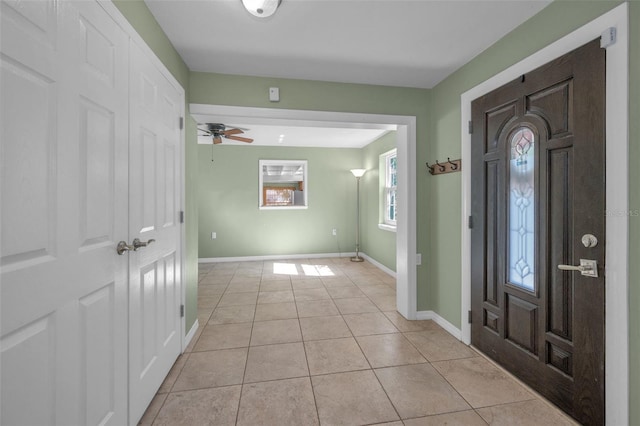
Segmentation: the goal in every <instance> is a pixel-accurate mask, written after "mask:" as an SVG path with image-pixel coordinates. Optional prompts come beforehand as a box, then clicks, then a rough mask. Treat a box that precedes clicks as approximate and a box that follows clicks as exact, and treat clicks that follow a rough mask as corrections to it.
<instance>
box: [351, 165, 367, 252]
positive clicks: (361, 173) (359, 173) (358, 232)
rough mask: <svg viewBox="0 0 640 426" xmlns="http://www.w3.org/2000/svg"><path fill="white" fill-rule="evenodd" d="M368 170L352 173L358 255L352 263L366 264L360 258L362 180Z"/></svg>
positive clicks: (355, 170)
mask: <svg viewBox="0 0 640 426" xmlns="http://www.w3.org/2000/svg"><path fill="white" fill-rule="evenodd" d="M366 171H367V170H366V169H352V170H351V173H353V175H354V176H355V177H356V255H355V257H352V258H351V261H352V262H364V259H363V258H361V257H360V178H361V177H362V176H363V175H364V173H365V172H366Z"/></svg>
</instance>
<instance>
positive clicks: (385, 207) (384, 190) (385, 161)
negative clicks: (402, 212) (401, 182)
mask: <svg viewBox="0 0 640 426" xmlns="http://www.w3.org/2000/svg"><path fill="white" fill-rule="evenodd" d="M392 158H396V170H395V175H396V186H391V182H390V180H391V173H390V168H391V167H390V162H391V159H392ZM397 158H398V149H397V148H394V149H391V150H389V151H387V152H384V153H382V154H381V155H380V167H381V169H382V170H381V173H380V178H381V179H380V181H381V183H382V184H381V191H380V223H379V224H378V228H379V229H382V230H385V231H392V232H396V229H397V226H398V221H397V219H396V220H391V219H390V218H389V211H390V210H389V209H390V203H389V194H390V192H391V191H394V192H395V194H396V202H395V203H394V205H395V207H396V209H397V206H398V200H397V196H398V195H397V193H398V187H397V178H398V169H397V167H398V166H397V164H398V163H397V161H398V160H397ZM396 218H397V212H396Z"/></svg>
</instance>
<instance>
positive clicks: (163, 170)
mask: <svg viewBox="0 0 640 426" xmlns="http://www.w3.org/2000/svg"><path fill="white" fill-rule="evenodd" d="M130 82H131V83H130V84H131V101H130V102H131V104H130V105H131V106H130V145H129V152H130V155H129V161H130V165H129V179H130V184H129V200H130V201H129V208H130V216H129V235H130V237H131V239H133V238H138V239H140V240H141V241H143V242H147V241H150V240H152V239H153V240H155V241H154V242H153V243H150V244H149V245H148V246H147V247H144V248H141V249H139V250H137V251H135V252H129V260H130V263H129V265H130V275H129V280H130V284H129V288H130V292H129V320H130V326H129V336H130V340H129V345H130V366H129V371H130V388H129V392H130V404H131V405H130V410H129V411H130V422H131V424H135V423H136V422H137V421H138V420H139V419H140V417H141V416H142V414H143V413H144V410H145V409H146V407H147V405H148V404H149V402H150V401H151V399H152V398H153V396H154V394H155V392H156V391H157V389H158V387H159V386H160V385H161V384H162V381H163V380H164V378H165V377H166V375H167V373H168V372H169V370H170V369H171V366H172V365H173V363H174V361H175V360H176V358H177V357H178V355H179V353H180V351H181V332H180V330H181V319H180V305H181V301H182V293H181V286H180V283H181V275H182V271H181V266H180V265H181V261H180V259H181V245H180V238H181V235H180V233H181V229H180V223H179V220H178V213H179V210H180V205H181V202H180V200H181V189H180V185H181V179H180V170H181V164H182V160H181V158H182V157H181V155H182V154H181V152H182V146H181V141H182V136H181V133H182V131H181V129H180V127H181V126H180V117H182V116H183V110H184V94H183V92H182V91H181V90H180V91H179V90H178V89H177V88H176V87H174V86H173V85H172V84H171V83H170V82H169V80H168V79H167V78H166V77H164V76H163V74H162V73H161V72H160V71H159V70H158V68H157V67H156V66H155V65H154V63H153V62H152V61H151V60H150V59H149V58H148V57H147V56H146V54H145V53H144V52H143V51H142V50H141V49H140V48H139V47H138V46H137V45H136V44H135V43H134V42H131V76H130Z"/></svg>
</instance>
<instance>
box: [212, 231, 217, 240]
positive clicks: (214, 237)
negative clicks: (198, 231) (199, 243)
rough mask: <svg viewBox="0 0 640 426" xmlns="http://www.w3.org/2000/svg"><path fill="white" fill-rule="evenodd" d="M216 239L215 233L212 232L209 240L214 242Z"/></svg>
mask: <svg viewBox="0 0 640 426" xmlns="http://www.w3.org/2000/svg"><path fill="white" fill-rule="evenodd" d="M217 237H218V236H217V235H216V233H215V232H212V233H211V239H212V240H215V239H216V238H217Z"/></svg>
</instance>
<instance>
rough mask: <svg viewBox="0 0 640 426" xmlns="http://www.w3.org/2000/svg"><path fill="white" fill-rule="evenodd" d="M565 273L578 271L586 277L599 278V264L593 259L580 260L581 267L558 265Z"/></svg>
mask: <svg viewBox="0 0 640 426" xmlns="http://www.w3.org/2000/svg"><path fill="white" fill-rule="evenodd" d="M558 269H562V270H563V271H578V272H580V273H581V274H582V275H584V276H585V277H594V278H596V277H598V262H597V261H595V260H591V259H580V265H577V266H574V265H558Z"/></svg>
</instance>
